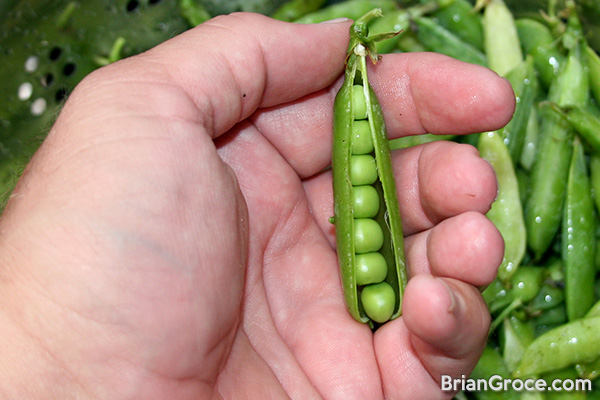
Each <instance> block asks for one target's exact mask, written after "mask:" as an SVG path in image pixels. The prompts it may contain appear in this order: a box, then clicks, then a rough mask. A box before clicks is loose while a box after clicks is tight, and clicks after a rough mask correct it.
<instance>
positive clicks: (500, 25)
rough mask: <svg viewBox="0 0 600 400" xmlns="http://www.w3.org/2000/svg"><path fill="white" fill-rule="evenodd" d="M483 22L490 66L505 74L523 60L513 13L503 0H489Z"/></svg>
mask: <svg viewBox="0 0 600 400" xmlns="http://www.w3.org/2000/svg"><path fill="white" fill-rule="evenodd" d="M482 24H483V36H484V39H485V53H486V55H487V61H488V66H489V67H490V69H492V70H494V71H496V72H497V73H498V74H499V75H502V76H505V75H506V74H507V73H508V72H509V71H510V70H512V69H513V68H516V67H517V66H518V65H519V64H521V63H522V62H523V52H522V50H521V43H520V42H519V35H518V34H517V28H516V26H515V20H514V18H513V15H512V13H511V11H510V10H509V9H508V7H507V6H506V4H505V3H504V1H503V0H489V1H488V4H487V5H486V6H485V10H484V13H483V20H482Z"/></svg>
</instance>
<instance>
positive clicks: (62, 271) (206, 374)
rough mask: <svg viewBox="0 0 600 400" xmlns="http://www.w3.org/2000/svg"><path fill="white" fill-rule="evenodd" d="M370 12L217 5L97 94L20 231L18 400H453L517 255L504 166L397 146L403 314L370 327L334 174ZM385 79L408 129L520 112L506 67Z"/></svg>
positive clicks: (393, 107)
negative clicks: (351, 38)
mask: <svg viewBox="0 0 600 400" xmlns="http://www.w3.org/2000/svg"><path fill="white" fill-rule="evenodd" d="M349 25H350V22H346V21H342V22H337V23H328V24H320V25H316V26H307V25H295V24H288V23H283V22H278V21H274V20H270V19H268V18H266V17H263V16H259V15H252V14H234V15H231V16H223V17H218V18H215V19H213V20H211V21H209V22H207V23H205V24H203V25H202V26H200V27H198V28H196V29H193V30H190V31H188V32H186V33H185V34H182V35H180V36H178V37H177V38H174V39H173V40H170V41H168V42H166V43H164V44H162V45H160V46H158V47H156V48H155V49H153V50H151V51H149V52H147V53H144V54H142V55H139V56H136V57H132V58H129V59H125V60H122V61H121V62H118V63H115V64H113V65H110V66H108V67H106V68H103V69H101V70H98V71H96V72H94V73H92V74H91V75H90V76H88V77H87V78H86V79H85V80H84V81H83V82H82V83H81V84H80V85H79V86H78V88H77V89H76V90H75V91H74V92H73V93H72V95H71V96H70V97H69V100H68V101H67V104H66V105H65V107H64V109H63V111H62V113H61V115H60V117H59V118H58V120H57V122H56V124H55V125H54V127H53V128H52V130H51V132H50V134H49V136H48V138H47V140H46V141H45V142H44V144H43V145H42V147H41V149H40V151H39V152H38V153H37V154H36V155H35V157H34V159H33V160H32V162H31V163H30V165H29V167H28V169H27V170H26V172H25V174H24V176H23V178H22V180H21V181H20V183H19V185H18V187H17V189H16V190H15V192H14V195H13V197H12V199H11V201H10V203H9V205H8V207H7V209H6V211H5V213H4V215H3V217H2V219H1V220H0V229H1V232H2V236H1V239H0V254H1V255H2V259H3V260H4V261H5V262H4V263H3V266H2V270H1V271H0V279H1V282H2V297H0V299H1V303H0V318H1V319H2V323H1V324H0V334H1V335H2V337H5V338H7V337H9V338H11V340H9V341H6V340H5V341H3V342H2V344H0V351H1V352H2V354H3V355H5V356H4V357H3V360H1V361H0V381H2V382H12V383H11V384H10V385H9V386H3V387H1V388H0V394H4V395H5V397H8V398H12V397H11V396H14V397H16V398H32V399H34V398H44V399H48V398H98V399H100V398H110V399H120V398H138V399H143V398H161V399H164V398H170V399H197V398H213V397H214V398H221V397H222V398H231V399H240V398H250V399H257V398H261V399H263V398H264V399H267V398H273V399H281V398H286V397H289V398H298V399H309V398H327V399H338V398H341V399H352V398H357V399H378V398H382V397H383V396H386V397H387V398H394V399H402V398H406V399H415V398H422V399H436V398H449V397H451V394H450V393H442V392H441V390H440V385H439V380H440V375H441V374H448V375H452V376H458V377H460V375H461V374H468V373H469V372H470V370H471V369H472V367H473V366H474V364H475V363H476V361H477V358H478V356H479V354H480V352H481V350H482V348H483V346H484V345H485V341H486V334H487V328H488V324H489V315H488V313H487V309H486V307H485V304H484V302H483V301H482V299H481V296H480V294H479V291H478V289H477V287H478V286H483V285H486V284H487V283H489V282H490V281H491V280H492V279H493V277H494V275H495V272H496V268H497V266H498V264H499V263H500V260H501V258H502V250H503V245H502V239H501V237H500V235H499V233H498V231H497V230H496V229H495V228H494V227H493V225H492V224H491V223H490V222H489V221H488V220H487V219H486V218H485V217H484V216H483V213H485V212H486V211H487V210H488V209H489V207H490V204H491V202H492V201H493V199H494V197H495V195H496V181H495V178H494V174H493V170H492V168H491V167H490V165H489V164H488V163H487V162H485V161H484V160H482V159H481V158H479V157H478V155H477V152H476V150H475V149H474V148H472V147H470V146H467V145H460V144H456V143H450V142H438V143H432V144H428V145H424V146H418V147H415V148H410V149H406V150H402V151H398V152H395V154H394V156H393V157H394V163H395V169H396V173H397V180H398V189H399V190H398V191H399V196H400V204H401V209H402V213H403V223H404V230H405V233H406V235H407V237H406V248H407V260H408V264H409V268H410V274H411V280H410V282H409V284H408V286H407V288H406V293H405V299H404V304H403V316H402V317H401V318H399V319H397V320H394V321H391V322H389V323H387V324H386V325H385V326H383V327H382V328H380V329H379V330H377V331H376V332H375V333H374V334H373V333H372V332H371V331H370V330H369V328H368V327H367V326H365V325H361V324H359V323H357V322H355V321H354V320H353V319H352V318H351V317H350V315H349V314H348V312H347V311H346V309H345V305H344V303H343V294H342V289H341V284H340V279H339V272H338V267H337V260H336V254H335V250H334V241H335V237H334V230H333V229H334V228H333V226H332V225H331V224H329V222H328V218H329V217H330V216H331V215H333V210H332V189H331V175H330V173H329V172H328V171H327V170H326V167H327V166H328V165H329V163H330V161H331V154H330V152H331V128H332V127H331V124H332V108H333V99H334V96H335V93H336V90H337V89H338V88H339V86H340V84H341V73H342V70H343V62H344V57H345V51H346V45H347V40H348V28H349ZM370 81H371V83H372V85H373V87H374V90H375V91H376V92H377V93H378V96H379V100H380V102H381V104H382V107H383V110H384V112H385V117H386V123H387V128H388V132H389V134H390V137H399V136H403V135H407V134H419V133H424V132H432V133H442V134H447V133H456V134H464V133H469V132H480V131H485V130H492V129H496V128H499V127H500V126H502V125H504V124H505V123H506V122H507V121H508V120H509V118H510V116H511V114H512V111H513V108H514V96H513V94H512V91H511V89H510V85H509V84H508V83H507V82H506V81H505V80H503V79H501V78H499V77H498V76H497V75H496V74H494V73H493V72H491V71H489V70H486V69H484V68H481V67H477V66H473V65H467V64H464V63H460V62H458V61H455V60H452V59H449V58H447V57H444V56H440V55H435V54H405V55H385V56H384V57H383V60H382V61H381V62H380V63H378V64H377V66H375V67H373V68H372V73H371V74H370ZM3 391H4V392H3Z"/></svg>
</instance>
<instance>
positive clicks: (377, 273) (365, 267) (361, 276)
mask: <svg viewBox="0 0 600 400" xmlns="http://www.w3.org/2000/svg"><path fill="white" fill-rule="evenodd" d="M387 269H388V268H387V263H386V262H385V258H384V257H383V255H382V254H381V253H378V252H373V253H364V254H357V255H356V284H357V285H368V284H370V283H379V282H382V281H383V280H384V279H385V277H386V275H387Z"/></svg>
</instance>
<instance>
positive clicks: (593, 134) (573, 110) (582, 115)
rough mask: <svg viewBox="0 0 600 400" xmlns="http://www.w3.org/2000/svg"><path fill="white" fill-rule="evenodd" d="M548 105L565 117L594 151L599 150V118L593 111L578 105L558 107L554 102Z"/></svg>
mask: <svg viewBox="0 0 600 400" xmlns="http://www.w3.org/2000/svg"><path fill="white" fill-rule="evenodd" d="M550 106H551V107H552V109H553V110H554V111H556V112H557V113H559V114H560V115H561V116H562V117H563V118H565V119H566V120H567V121H568V122H569V124H571V126H572V127H573V128H574V129H575V130H576V131H577V133H578V134H579V135H581V137H583V138H584V139H585V141H586V142H587V143H588V144H590V145H591V146H592V147H593V148H594V149H595V151H599V152H600V118H599V117H598V116H596V115H595V114H594V112H592V111H590V110H589V109H587V108H586V107H580V106H567V107H559V106H558V105H557V104H554V103H551V104H550Z"/></svg>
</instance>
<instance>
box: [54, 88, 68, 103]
mask: <svg viewBox="0 0 600 400" xmlns="http://www.w3.org/2000/svg"><path fill="white" fill-rule="evenodd" d="M66 98H67V89H65V88H60V89H58V90H57V91H56V93H54V99H55V100H56V102H57V103H60V102H61V101H63V100H64V99H66Z"/></svg>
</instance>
